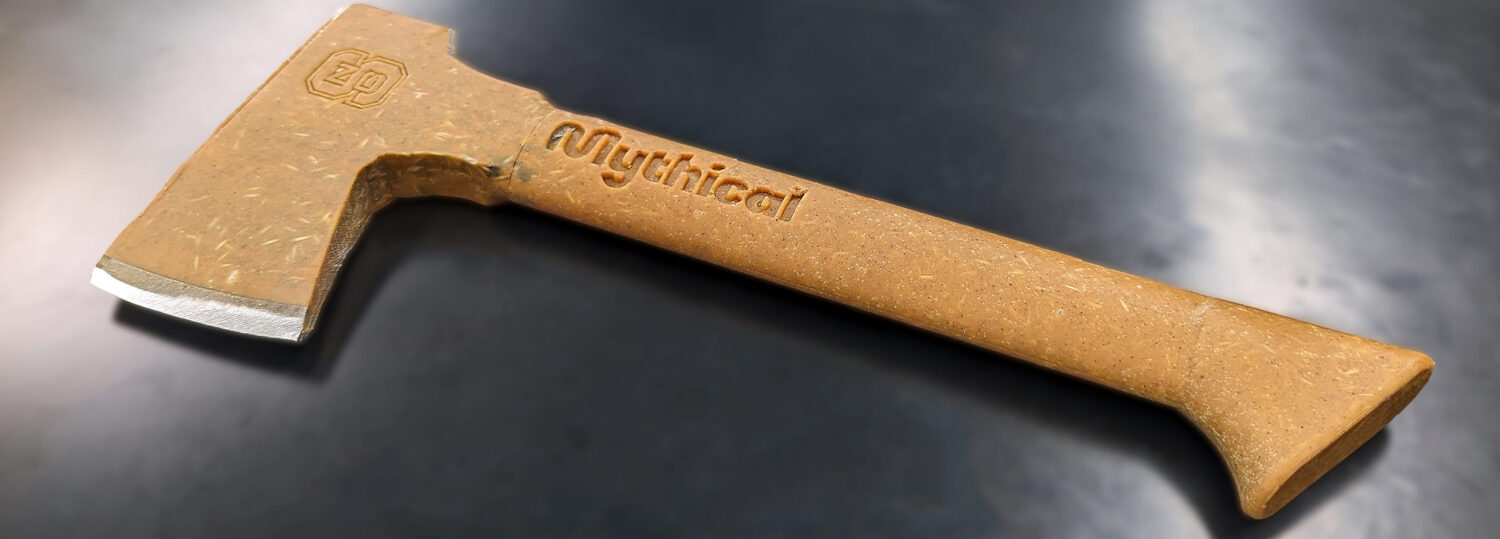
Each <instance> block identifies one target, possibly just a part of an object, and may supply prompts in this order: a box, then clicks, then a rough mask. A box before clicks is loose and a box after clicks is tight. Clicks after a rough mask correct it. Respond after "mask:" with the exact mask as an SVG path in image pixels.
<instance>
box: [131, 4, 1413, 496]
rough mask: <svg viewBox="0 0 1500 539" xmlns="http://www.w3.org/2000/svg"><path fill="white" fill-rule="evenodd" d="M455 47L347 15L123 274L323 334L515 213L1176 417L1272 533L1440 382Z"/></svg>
mask: <svg viewBox="0 0 1500 539" xmlns="http://www.w3.org/2000/svg"><path fill="white" fill-rule="evenodd" d="M449 40H450V35H449V32H448V30H446V29H444V28H441V27H437V26H433V25H429V24H426V23H421V22H419V21H414V20H411V19H406V18H402V17H397V16H393V15H390V14H387V13H385V12H382V11H379V10H374V9H369V8H352V9H350V10H349V11H347V12H345V13H344V14H343V15H342V16H341V17H340V18H339V19H336V20H335V21H334V22H333V23H330V25H329V26H326V27H325V28H324V30H323V31H321V32H320V33H319V34H318V35H317V36H315V37H314V38H313V39H312V40H311V41H309V42H308V44H307V45H306V46H305V48H304V49H303V50H301V51H299V52H298V54H296V55H295V56H294V57H293V58H292V59H291V60H289V61H288V63H287V64H286V65H285V66H284V67H283V69H282V70H281V71H280V72H278V74H277V75H276V76H273V78H272V79H271V80H270V81H269V82H268V83H267V84H266V85H265V86H263V87H262V89H261V90H259V91H258V92H257V93H256V94H255V95H254V96H253V97H252V98H251V99H250V100H249V101H247V102H246V104H245V105H244V106H243V107H242V108H241V109H240V110H239V111H238V112H237V113H236V114H235V115H234V116H233V117H231V118H230V119H229V120H228V121H226V122H225V123H224V124H223V125H222V126H221V127H220V128H219V130H217V131H216V132H215V133H214V135H213V137H212V138H211V139H210V140H209V141H208V142H207V143H205V145H204V146H203V147H202V148H201V149H200V150H199V151H198V152H197V153H196V154H195V155H194V156H193V158H192V159H191V160H189V162H188V163H187V164H185V165H184V166H183V168H182V169H180V170H179V171H178V173H177V175H175V176H174V178H173V180H172V181H171V182H170V183H169V184H168V186H167V187H166V188H165V189H164V190H163V191H162V192H161V194H160V195H159V196H158V197H157V199H156V200H155V201H153V203H152V204H151V206H150V207H149V208H148V209H147V210H146V212H145V213H144V214H143V215H142V216H141V217H140V218H139V219H137V220H136V222H135V223H133V224H132V225H131V226H130V227H129V228H128V229H127V230H126V231H125V232H124V233H122V234H121V236H120V237H119V239H117V240H116V242H115V243H114V244H113V245H112V246H111V247H110V249H109V250H108V252H107V253H106V255H107V256H108V257H110V258H113V259H115V260H118V261H121V262H123V263H126V264H129V265H131V266H134V267H136V268H140V269H142V270H145V271H149V272H151V273H155V274H158V275H162V276H166V277H169V278H171V279H175V280H178V281H181V282H183V283H187V284H190V285H194V286H199V287H203V288H208V289H213V290H217V291H220V292H224V293H226V294H232V295H235V296H241V297H245V298H251V299H255V300H261V301H270V302H277V303H283V304H289V305H300V306H305V307H307V309H308V313H309V314H308V316H307V320H306V321H305V330H310V329H311V327H312V324H313V323H314V322H315V320H316V315H317V311H318V310H319V307H320V306H321V304H322V302H323V301H324V298H325V296H326V293H327V290H328V288H329V287H330V286H331V285H332V283H333V279H334V277H335V275H336V273H337V270H338V268H339V266H340V265H341V264H342V262H343V259H344V257H345V255H346V254H347V253H348V251H349V249H350V248H351V247H352V245H353V243H354V241H355V240H356V239H357V238H358V235H359V232H360V230H361V229H362V227H363V226H364V223H365V222H366V221H367V220H368V218H369V216H370V214H371V213H372V212H374V211H375V210H378V209H379V208H380V207H382V206H384V205H385V204H386V203H388V202H389V201H390V200H393V199H395V198H399V197H407V196H449V197H458V198H465V199H469V200H474V201H476V202H479V203H482V204H495V203H499V202H500V201H502V200H505V199H508V200H511V201H513V202H516V203H519V204H523V205H526V206H530V207H533V208H536V209H539V210H541V211H544V212H548V213H552V214H555V215H559V216H562V217H565V218H568V219H571V220H574V221H578V222H581V223H585V224H588V225H590V226H593V227H596V228H600V229H603V230H607V231H610V232H614V233H617V234H620V235H623V236H627V237H630V238H634V239H637V240H640V241H643V242H646V243H650V244H653V245H658V246H661V247H664V248H667V249H671V250H673V251H677V252H681V253H684V254H687V255H689V256H693V257H696V258H699V259H702V260H706V261H708V262H712V263H715V264H718V265H721V266H724V267H727V268H730V269H733V270H736V271H739V272H743V273H746V274H750V275H754V276H757V277H760V278H764V279H767V280H770V281H773V282H777V283H780V284H783V285H786V286H790V287H792V288H796V289H799V290H802V291H805V292H808V293H812V294H815V295H819V296H823V297H826V298H829V299H832V300H835V301H838V302H841V303H845V304H848V305H851V306H854V307H857V308H860V309H863V310H867V311H870V312H875V313H879V314H881V315H884V316H887V317H890V318H893V319H896V320H900V321H902V322H905V323H908V324H911V325H914V326H918V327H922V328H925V329H928V330H931V331H934V332H937V333H940V334H944V335H948V336H951V337H954V338H957V339H960V340H963V341H966V342H969V343H973V344H975V345H978V346H981V347H984V348H988V349H991V350H995V351H998V352H1002V353H1005V354H1009V355H1012V356H1015V357H1018V358H1021V359H1025V360H1028V361H1032V362H1035V363H1037V364H1040V365H1043V366H1046V367H1048V368H1051V369H1055V370H1058V371H1061V372H1065V373H1068V374H1071V375H1074V376H1078V377H1080V378H1084V379H1087V380H1091V381H1094V382H1097V383H1099V384H1102V385H1105V386H1108V387H1112V388H1115V389H1118V390H1120V391H1124V392H1127V393H1131V394H1134V395H1138V396H1141V397H1143V398H1146V399H1150V400H1153V401H1156V402H1160V403H1162V404H1164V405H1167V406H1171V407H1173V408H1176V409H1178V410H1181V411H1182V412H1183V413H1184V414H1185V415H1187V416H1188V417H1189V418H1190V419H1191V420H1192V421H1194V422H1195V423H1196V424H1197V425H1198V426H1199V427H1200V428H1201V429H1202V430H1203V431H1204V432H1205V433H1206V434H1207V435H1208V437H1209V438H1210V439H1211V440H1212V441H1213V443H1214V444H1215V445H1216V446H1217V447H1218V449H1219V451H1220V452H1221V453H1222V455H1223V457H1224V460H1225V461H1226V463H1227V464H1228V466H1229V469H1230V472H1231V474H1232V475H1233V476H1234V478H1235V482H1236V484H1237V486H1238V488H1239V491H1240V501H1241V506H1242V509H1243V510H1244V511H1245V512H1246V513H1247V514H1249V515H1251V516H1254V517H1265V516H1268V515H1269V514H1271V513H1273V512H1275V510H1276V509H1278V508H1280V506H1281V505H1283V504H1284V503H1285V502H1286V501H1288V500H1289V499H1291V498H1292V497H1294V496H1295V495H1296V494H1297V493H1298V492H1300V491H1301V489H1302V488H1304V487H1305V486H1306V485H1307V484H1308V483H1310V482H1312V481H1314V480H1316V479H1317V477H1318V476H1320V475H1321V474H1322V473H1323V472H1324V471H1326V470H1327V469H1328V468H1329V467H1331V466H1333V465H1334V464H1336V463H1337V462H1338V461H1339V460H1340V459H1342V458H1343V456H1345V455H1346V454H1347V453H1348V452H1350V451H1352V450H1353V449H1354V448H1356V447H1358V445H1359V444H1360V443H1362V442H1363V441H1364V439H1366V438H1368V437H1369V436H1370V435H1372V434H1373V433H1374V432H1375V431H1376V430H1378V428H1379V427H1380V426H1381V425H1384V424H1385V422H1386V421H1388V420H1389V419H1390V418H1391V417H1392V416H1394V415H1395V414H1396V413H1397V412H1399V411H1400V409H1401V407H1403V406H1404V405H1405V403H1406V402H1407V401H1409V400H1410V399H1411V398H1412V397H1413V396H1415V394H1416V392H1417V390H1419V389H1420V387H1421V385H1422V383H1424V382H1425V380H1426V379H1427V377H1428V376H1429V374H1430V372H1431V368H1432V362H1431V360H1430V359H1428V358H1427V357H1426V356H1424V355H1422V354H1420V353H1416V352H1412V351H1408V350H1402V349H1399V348H1395V347H1391V346H1388V345H1383V344H1380V343H1376V342H1373V341H1368V340H1365V339H1361V338H1358V337H1354V336H1351V335H1347V334H1343V333H1338V332H1335V331H1331V330H1327V329H1323V328H1319V327H1317V326H1313V325H1310V324H1306V323H1303V322H1299V321H1296V320H1292V319H1289V318H1285V317H1281V316H1278V315H1274V314H1271V313H1267V312H1264V311H1259V310H1255V309H1251V308H1248V307H1244V306H1240V305H1237V304H1233V303H1229V302H1224V301H1220V300H1215V299H1212V298H1207V297H1204V296H1201V295H1198V294H1195V293H1192V292H1187V291H1184V290H1181V289H1177V288H1173V287H1170V286H1167V285H1163V284H1160V283H1156V282H1153V281H1150V280H1146V279H1142V278H1138V277H1134V276H1130V275H1127V274H1124V273H1121V272H1117V271H1114V270H1110V269H1107V268H1103V267H1100V266H1096V265H1093V264H1089V263H1087V262H1083V261H1081V260H1078V259H1076V258H1073V257H1069V256H1066V255H1063V254H1059V253H1056V252H1053V251H1049V250H1046V249H1042V248H1039V247H1036V246H1032V245H1028V244H1025V243H1022V242H1018V241H1014V240H1009V239H1006V238H1003V237H1000V236H997V235H994V234H991V233H987V232H984V231H980V230H977V229H974V228H970V227H967V226H963V225H959V224H955V223H952V222H949V221H946V220H942V219H938V218H935V217H931V216H928V215H924V214H921V213H918V212H914V211H910V210H906V209H902V208H900V207H897V206H893V205H890V204H886V203H882V202H879V201H875V200H871V199H868V198H863V197H860V196H857V195H852V194H849V193H845V192H842V191H839V190H837V189H835V188H832V187H828V186H826V185H821V184H818V183H815V182H811V181H807V180H804V179H800V178H795V177H791V176H787V175H783V174H779V173H775V172H771V171H767V170H764V169H760V168H757V167H754V166H752V165H748V164H745V163H741V162H738V161H736V160H733V159H730V158H727V157H725V156H721V155H716V154H713V153H710V152H705V151H702V150H698V149H694V148H691V147H688V146H684V145H682V144H678V143H674V142H671V141H668V140H664V139H661V138H658V137H653V136H650V135H645V134H641V133H638V132H634V131H633V130H630V129H627V128H623V127H619V126H614V125H612V124H608V123H606V122H604V121H601V120H598V119H594V118H589V117H583V116H578V115H573V114H569V113H566V112H561V111H554V110H552V109H551V107H550V106H548V105H547V104H546V103H545V101H543V100H542V99H541V97H540V95H539V94H537V93H535V92H532V91H529V90H525V89H523V88H520V87H516V86H513V85H509V84H506V83H503V82H500V81H495V80H492V79H489V78H487V77H483V76H482V75H479V74H477V73H475V72H473V71H472V70H469V69H468V68H466V67H464V66H462V64H460V63H459V62H458V61H457V60H454V59H453V58H452V57H451V56H449V54H448V50H447V43H448V42H449ZM351 51H353V52H351ZM340 55H345V56H346V57H347V58H348V59H349V60H348V61H347V62H344V60H341V59H340V58H341V56H340ZM340 62H344V63H347V64H349V66H350V67H349V69H351V70H359V71H351V73H353V74H354V75H361V74H364V73H365V71H364V68H363V67H362V66H364V65H368V64H371V63H379V62H386V63H385V64H382V65H395V64H399V65H400V66H401V76H400V77H399V79H398V78H397V77H396V76H395V75H394V74H395V73H396V71H394V70H392V71H388V72H386V73H385V74H380V76H382V77H385V78H384V79H379V80H376V79H371V80H376V82H378V83H379V84H374V85H373V86H371V88H374V89H375V90H377V91H376V92H367V93H359V92H352V93H348V94H329V93H328V92H321V93H320V92H319V91H317V90H318V88H317V87H316V86H315V84H314V83H313V82H309V81H311V80H315V79H316V80H322V77H323V76H324V75H325V74H326V75H328V76H332V77H337V76H338V73H339V72H338V71H337V70H339V69H344V67H341V66H343V64H342V63H340ZM325 68H327V69H331V70H335V71H329V72H327V73H325V72H324V71H323V70H324V69H325ZM393 69H394V68H393ZM377 78H378V77H377ZM350 80H353V79H350ZM390 80H396V82H395V83H390V84H389V85H384V86H383V84H386V83H389V81H390ZM350 84H356V82H351V83H350ZM330 95H333V97H330ZM366 96H373V97H374V99H371V100H368V101H361V99H362V98H363V97H366ZM716 164H717V165H722V166H718V167H716V166H714V165H716ZM695 168H696V174H694V173H692V172H691V171H692V170H694V169H695ZM690 329H691V328H690V327H684V331H690ZM913 360H914V361H919V359H915V358H914V359H913Z"/></svg>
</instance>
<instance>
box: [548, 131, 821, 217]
mask: <svg viewBox="0 0 1500 539" xmlns="http://www.w3.org/2000/svg"><path fill="white" fill-rule="evenodd" d="M559 148H561V149H562V151H563V153H564V154H567V156H568V157H576V158H581V159H587V160H589V161H591V162H593V163H594V164H595V165H599V166H600V167H601V168H602V169H603V170H601V171H600V173H599V177H600V179H601V180H603V181H604V185H607V186H609V187H613V188H616V189H624V188H625V186H626V185H627V184H629V183H630V182H631V180H633V179H635V178H637V177H639V178H640V179H642V180H644V181H647V182H651V183H655V184H659V185H661V186H663V187H666V188H668V189H681V190H683V191H687V192H689V193H692V194H695V195H698V196H701V197H705V198H712V199H714V200H717V201H719V202H721V203H724V204H728V205H730V206H736V205H739V206H742V207H744V208H745V209H746V210H748V211H749V212H750V213H756V214H760V215H764V216H766V217H770V218H772V219H776V220H778V221H791V220H792V218H793V217H795V216H796V214H797V205H798V204H801V203H802V198H803V197H804V196H806V195H807V190H806V189H803V188H801V187H792V188H791V189H790V190H787V191H785V192H782V191H777V190H775V189H771V188H769V187H766V186H764V185H754V184H753V183H752V182H751V181H749V180H745V179H743V178H737V177H734V176H731V175H730V174H727V173H725V168H727V167H726V166H725V165H724V164H723V163H718V162H713V163H709V165H708V166H707V167H699V166H697V165H694V164H693V163H692V160H693V154H690V153H679V154H677V155H669V154H668V153H667V152H648V151H645V150H634V151H632V150H631V149H630V147H629V146H627V145H625V144H621V143H620V132H619V131H616V130H614V129H610V128H607V127H600V128H595V129H592V130H585V129H584V128H583V126H582V125H579V124H577V123H575V122H562V123H560V124H558V125H557V127H556V128H553V129H552V134H551V136H549V137H547V149H548V150H555V149H559ZM700 162H701V161H700Z"/></svg>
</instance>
